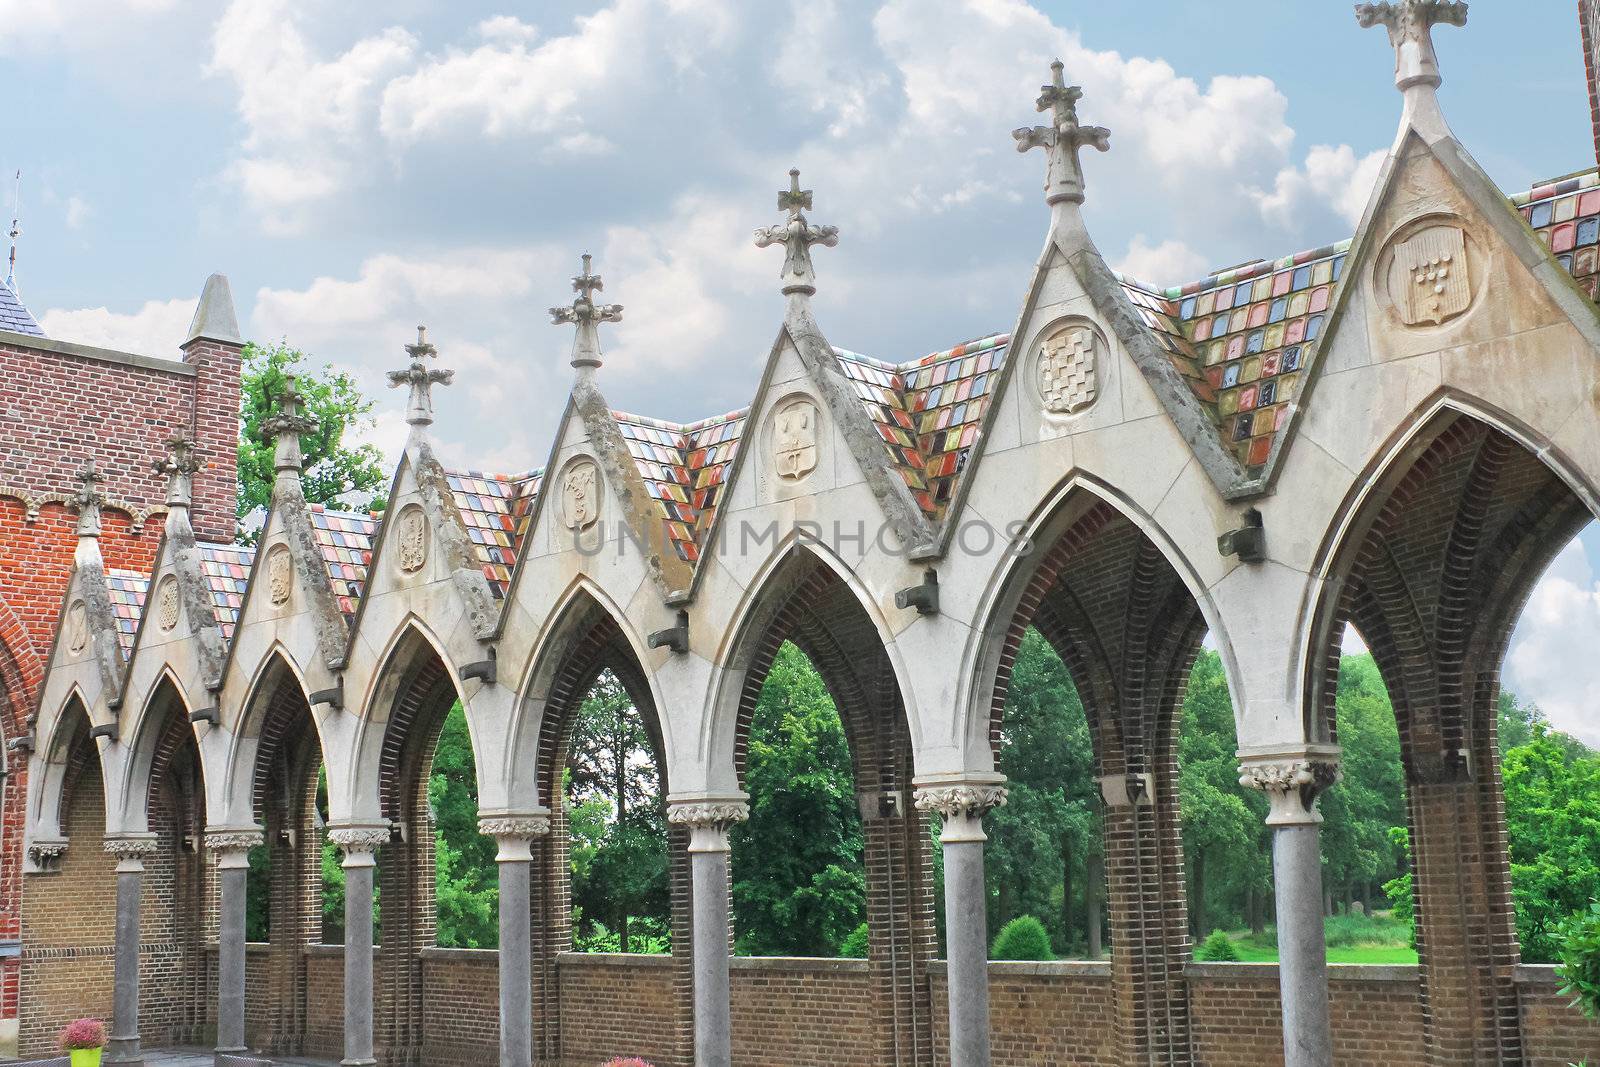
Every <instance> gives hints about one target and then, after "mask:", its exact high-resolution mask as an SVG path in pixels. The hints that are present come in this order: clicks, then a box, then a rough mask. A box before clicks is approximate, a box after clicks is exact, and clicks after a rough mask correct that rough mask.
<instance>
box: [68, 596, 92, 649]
mask: <svg viewBox="0 0 1600 1067" xmlns="http://www.w3.org/2000/svg"><path fill="white" fill-rule="evenodd" d="M63 628H64V629H65V631H66V638H67V651H68V652H71V653H72V654H73V655H74V656H76V655H77V654H78V653H80V652H82V651H83V650H84V649H85V648H88V647H89V609H88V608H86V607H84V606H83V601H81V600H80V601H78V602H77V603H76V604H73V605H72V606H71V607H70V608H68V609H67V619H66V624H65V626H64V627H63Z"/></svg>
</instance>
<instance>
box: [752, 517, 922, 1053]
mask: <svg viewBox="0 0 1600 1067" xmlns="http://www.w3.org/2000/svg"><path fill="white" fill-rule="evenodd" d="M785 641H790V642H792V643H793V644H795V645H796V647H798V648H799V649H800V650H801V651H802V652H803V653H805V655H806V657H807V658H808V659H810V661H811V663H812V666H814V667H815V668H816V670H817V673H818V674H819V675H820V676H821V677H822V681H823V684H824V685H825V686H826V687H827V689H828V693H829V695H830V696H831V697H832V698H833V701H834V705H835V707H837V708H838V710H839V717H840V720H841V722H842V723H843V725H844V730H845V737H846V740H847V742H848V747H849V749H850V759H851V764H852V770H853V772H854V777H855V786H856V791H857V794H858V797H859V799H860V810H861V812H862V815H863V819H862V830H863V837H864V842H865V847H864V859H865V864H866V875H867V918H868V930H869V933H870V938H869V945H868V952H867V962H868V967H869V969H870V973H871V976H872V990H873V993H872V995H873V1007H874V1024H875V1025H874V1029H875V1034H874V1039H875V1043H876V1053H877V1056H876V1059H877V1062H880V1063H897V1064H916V1065H922V1064H930V1063H932V1062H933V1057H934V1050H933V1036H932V1025H931V1020H930V1018H929V1008H930V1001H929V995H928V975H927V963H928V961H929V960H931V959H932V958H933V957H934V955H935V954H936V952H937V931H936V928H935V925H934V916H933V893H934V885H933V865H932V855H931V849H930V844H929V841H930V833H929V824H928V821H927V819H926V817H925V816H923V815H922V814H921V813H920V812H917V811H915V810H914V809H913V807H912V777H913V773H914V767H913V763H912V751H911V734H910V725H909V722H908V719H907V714H906V707H905V700H904V698H903V694H902V693H901V690H900V686H899V681H898V678H897V675H896V670H895V663H894V662H893V659H892V658H891V656H890V652H889V649H888V648H887V647H886V645H885V644H884V641H883V639H882V636H881V635H880V633H879V630H878V627H877V625H876V623H875V622H874V621H873V618H872V616H871V615H870V614H869V613H868V611H867V608H866V607H865V605H864V604H863V603H862V601H861V600H860V599H859V598H858V597H857V595H856V593H855V591H854V590H852V589H851V588H850V586H849V584H848V583H847V582H846V581H845V579H844V578H843V577H842V576H841V575H840V574H839V573H838V572H837V571H835V570H834V569H833V568H832V567H831V566H829V565H828V564H827V562H825V561H824V560H823V559H821V558H820V557H819V556H818V555H817V554H815V553H814V552H811V551H809V550H806V549H804V548H799V547H797V548H794V549H792V550H791V551H790V553H789V555H788V556H787V557H786V558H785V559H784V560H783V561H782V562H780V563H779V565H778V566H777V567H776V569H775V570H774V571H773V572H772V574H771V575H770V576H769V577H768V579H767V581H766V583H765V584H764V585H763V586H762V588H761V589H760V590H759V591H758V592H757V594H756V596H755V597H754V599H753V600H752V608H751V610H750V612H749V616H748V618H747V619H746V620H745V622H744V624H743V627H742V632H741V633H740V634H739V636H738V638H737V640H736V643H735V645H734V650H735V651H734V654H733V656H732V657H730V668H729V669H730V670H734V671H741V672H742V677H739V679H738V684H739V688H738V706H737V714H736V716H735V724H734V731H735V732H734V744H733V756H734V769H735V772H736V774H737V775H738V777H739V779H740V780H741V781H742V780H743V778H744V773H745V766H746V761H747V757H748V754H749V743H750V725H751V721H752V719H753V717H754V715H755V707H756V701H757V700H758V699H759V697H760V695H761V688H762V686H763V685H764V684H765V682H766V679H767V675H768V673H769V672H770V671H771V668H772V664H773V661H774V660H775V659H776V657H777V654H778V650H779V649H780V648H781V647H782V645H783V643H784V642H785Z"/></svg>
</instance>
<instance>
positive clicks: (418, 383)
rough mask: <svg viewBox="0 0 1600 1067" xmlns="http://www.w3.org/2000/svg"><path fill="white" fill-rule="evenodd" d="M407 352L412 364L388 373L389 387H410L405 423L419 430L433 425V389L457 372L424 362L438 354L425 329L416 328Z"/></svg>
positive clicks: (422, 327)
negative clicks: (415, 337)
mask: <svg viewBox="0 0 1600 1067" xmlns="http://www.w3.org/2000/svg"><path fill="white" fill-rule="evenodd" d="M406 352H407V353H408V354H409V355H410V356H411V365H410V366H409V367H407V368H405V369H404V370H392V371H390V372H389V387H390V388H391V389H394V388H398V387H399V386H402V385H408V386H410V387H411V395H410V397H409V398H408V399H407V401H406V422H407V423H408V424H410V425H411V426H412V427H413V428H419V427H423V426H427V425H429V424H430V423H432V422H433V393H432V388H433V386H435V385H449V384H450V383H451V382H452V381H453V380H454V379H455V376H456V372H455V371H453V370H440V369H438V368H437V367H429V366H428V365H427V364H426V363H424V362H423V359H424V357H436V356H438V354H439V351H438V349H436V348H434V347H433V345H431V344H429V343H428V328H427V327H426V326H418V327H417V342H416V344H410V345H406ZM296 399H297V400H298V399H299V398H298V397H296Z"/></svg>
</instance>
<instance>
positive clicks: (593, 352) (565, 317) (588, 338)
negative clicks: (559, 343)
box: [550, 252, 622, 373]
mask: <svg viewBox="0 0 1600 1067" xmlns="http://www.w3.org/2000/svg"><path fill="white" fill-rule="evenodd" d="M593 267H594V257H593V256H591V255H589V253H587V252H585V253H584V254H583V272H582V273H581V274H577V275H575V276H574V277H573V279H572V291H573V292H575V293H577V294H578V295H577V296H575V297H573V299H572V304H571V305H570V306H561V307H553V308H551V309H550V321H551V322H553V323H554V324H555V325H557V326H565V325H567V324H568V323H571V324H573V325H575V326H577V328H578V331H577V335H576V336H575V337H574V338H573V339H572V365H573V367H575V368H577V369H578V370H579V371H581V372H585V373H591V372H593V371H594V369H595V368H597V367H599V366H600V324H601V323H602V322H621V321H622V305H621V304H596V303H595V302H594V294H596V293H598V292H602V291H604V289H605V287H606V286H605V282H603V281H601V279H600V275H598V274H595V273H594V272H593Z"/></svg>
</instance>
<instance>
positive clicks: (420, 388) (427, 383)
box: [389, 326, 456, 435]
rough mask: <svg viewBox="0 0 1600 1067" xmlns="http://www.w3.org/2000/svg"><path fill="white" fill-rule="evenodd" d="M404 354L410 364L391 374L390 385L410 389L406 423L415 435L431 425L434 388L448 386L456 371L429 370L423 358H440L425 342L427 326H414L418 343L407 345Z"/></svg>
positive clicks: (430, 368)
mask: <svg viewBox="0 0 1600 1067" xmlns="http://www.w3.org/2000/svg"><path fill="white" fill-rule="evenodd" d="M406 353H407V354H408V355H409V356H410V357H411V365H410V366H408V367H406V368H405V369H404V370H392V371H390V372H389V386H390V388H398V387H399V386H402V385H409V386H410V387H411V396H410V397H409V398H408V399H407V401H406V423H407V424H408V425H409V426H410V427H411V432H412V434H413V435H415V434H418V433H421V432H422V430H423V428H424V427H426V426H431V425H432V424H433V392H432V390H433V387H434V386H435V385H449V384H450V383H451V382H452V381H453V380H454V379H455V376H456V372H455V371H453V370H440V369H439V368H438V367H430V366H428V365H427V364H426V363H424V362H423V360H425V359H436V358H438V355H439V351H438V349H436V348H434V347H433V345H431V344H429V343H428V328H427V327H426V326H418V327H417V341H416V343H415V344H410V345H406Z"/></svg>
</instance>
